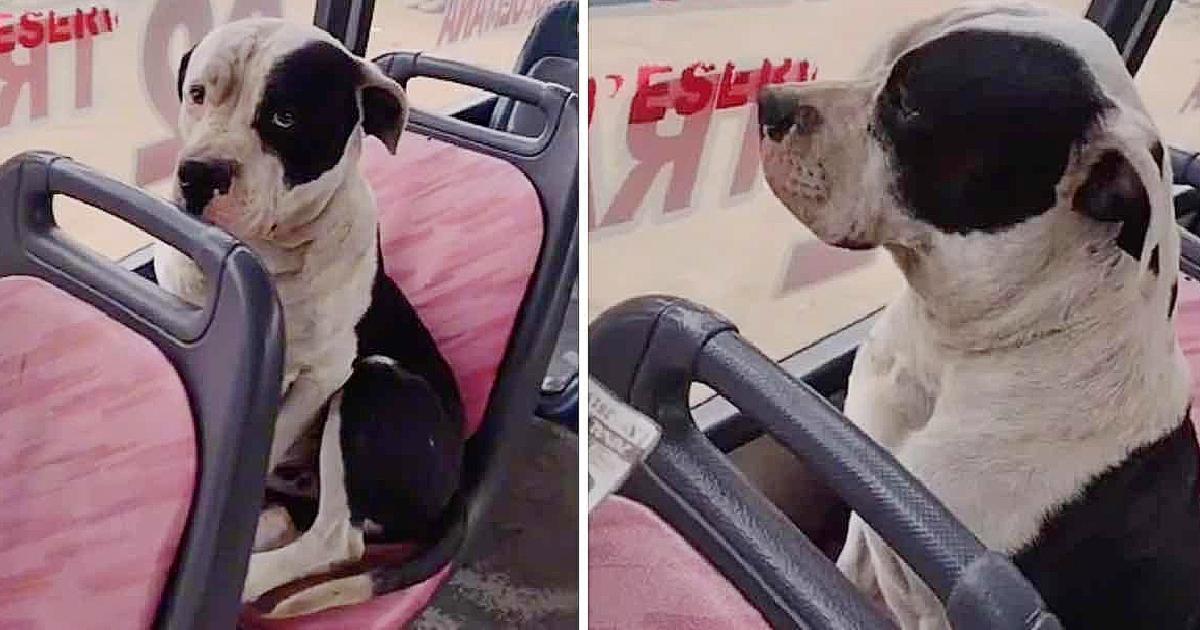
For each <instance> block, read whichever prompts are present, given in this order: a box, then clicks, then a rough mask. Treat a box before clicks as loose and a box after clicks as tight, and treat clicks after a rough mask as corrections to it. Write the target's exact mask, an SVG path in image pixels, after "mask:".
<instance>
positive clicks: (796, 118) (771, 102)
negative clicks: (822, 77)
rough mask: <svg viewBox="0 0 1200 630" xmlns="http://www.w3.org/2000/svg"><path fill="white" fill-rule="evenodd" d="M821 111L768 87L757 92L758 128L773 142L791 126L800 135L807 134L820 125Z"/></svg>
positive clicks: (779, 138)
mask: <svg viewBox="0 0 1200 630" xmlns="http://www.w3.org/2000/svg"><path fill="white" fill-rule="evenodd" d="M821 122H822V118H821V112H819V111H817V108H815V107H812V106H811V105H800V104H798V103H797V102H796V99H795V98H794V97H792V96H791V95H789V94H785V93H780V92H778V91H776V90H773V89H771V88H770V87H766V88H763V89H762V90H760V91H759V93H758V129H759V134H761V135H765V136H767V137H769V138H771V140H773V141H775V142H779V141H780V140H783V136H784V135H786V134H787V132H788V131H790V130H792V129H793V128H795V129H796V132H797V133H799V134H801V135H809V134H812V133H814V132H816V130H817V129H819V128H820V127H821Z"/></svg>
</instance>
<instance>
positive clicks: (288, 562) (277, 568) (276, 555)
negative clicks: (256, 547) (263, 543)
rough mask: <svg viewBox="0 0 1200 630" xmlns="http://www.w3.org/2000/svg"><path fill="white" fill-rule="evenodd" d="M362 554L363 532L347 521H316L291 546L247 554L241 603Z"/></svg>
mask: <svg viewBox="0 0 1200 630" xmlns="http://www.w3.org/2000/svg"><path fill="white" fill-rule="evenodd" d="M365 552H366V541H365V539H364V537H363V533H362V530H360V529H358V528H357V527H354V526H353V525H351V524H350V521H348V520H346V521H341V522H337V523H333V524H322V523H320V521H318V523H317V524H314V525H313V528H312V529H310V530H308V531H307V532H304V534H303V535H301V536H300V538H298V539H296V541H295V542H293V543H292V544H290V545H287V546H285V547H280V548H279V549H272V550H271V551H264V552H262V553H255V554H251V555H250V566H249V568H248V569H247V570H246V582H245V584H244V585H243V586H242V602H243V603H248V602H253V601H255V600H257V599H258V598H260V597H262V596H263V595H264V594H266V593H267V592H268V591H271V590H273V589H275V588H278V587H280V586H283V585H284V584H288V583H291V582H294V581H296V580H299V579H300V578H305V577H308V576H310V575H316V574H318V573H324V572H325V571H328V570H330V569H332V568H334V567H337V566H339V565H342V564H345V563H347V562H354V561H356V560H359V559H361V558H362V556H363V553H365Z"/></svg>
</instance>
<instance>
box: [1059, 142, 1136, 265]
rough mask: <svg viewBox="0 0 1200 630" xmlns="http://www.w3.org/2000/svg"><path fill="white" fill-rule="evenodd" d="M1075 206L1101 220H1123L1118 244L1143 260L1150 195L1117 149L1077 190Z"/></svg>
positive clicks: (1105, 156) (1102, 159)
mask: <svg viewBox="0 0 1200 630" xmlns="http://www.w3.org/2000/svg"><path fill="white" fill-rule="evenodd" d="M1071 205H1072V207H1073V209H1074V210H1075V211H1076V212H1079V213H1081V214H1084V215H1087V216H1089V217H1091V218H1093V219H1096V220H1097V221H1110V222H1117V223H1120V224H1121V231H1120V232H1119V233H1117V247H1120V248H1121V249H1122V250H1124V251H1125V252H1126V253H1127V254H1129V255H1130V256H1133V257H1134V258H1137V259H1141V257H1142V246H1143V245H1144V244H1145V242H1146V231H1147V230H1149V229H1150V196H1149V195H1148V194H1147V192H1146V188H1145V186H1143V185H1142V180H1141V178H1139V177H1138V174H1137V171H1135V170H1134V169H1133V165H1131V164H1130V163H1129V160H1127V159H1125V157H1124V156H1123V155H1121V154H1120V153H1119V152H1117V151H1108V152H1106V153H1105V154H1104V155H1102V156H1101V157H1100V160H1099V161H1097V162H1096V164H1094V165H1092V167H1091V171H1089V172H1088V176H1087V179H1085V180H1084V182H1083V184H1081V185H1080V186H1079V189H1078V190H1076V191H1075V197H1074V199H1072V201H1071Z"/></svg>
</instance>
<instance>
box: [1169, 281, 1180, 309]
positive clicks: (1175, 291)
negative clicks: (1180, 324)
mask: <svg viewBox="0 0 1200 630" xmlns="http://www.w3.org/2000/svg"><path fill="white" fill-rule="evenodd" d="M1168 299H1170V300H1171V301H1170V302H1168V303H1167V319H1171V318H1172V317H1174V316H1175V302H1176V300H1178V299H1179V281H1178V280H1176V281H1175V282H1172V283H1171V297H1170V298H1168Z"/></svg>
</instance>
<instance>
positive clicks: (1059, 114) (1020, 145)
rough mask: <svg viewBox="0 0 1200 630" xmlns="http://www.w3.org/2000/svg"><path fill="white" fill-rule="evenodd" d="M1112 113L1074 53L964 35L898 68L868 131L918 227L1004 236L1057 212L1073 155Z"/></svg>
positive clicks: (1007, 38) (1003, 36) (1010, 37)
mask: <svg viewBox="0 0 1200 630" xmlns="http://www.w3.org/2000/svg"><path fill="white" fill-rule="evenodd" d="M1107 107H1108V104H1107V102H1106V100H1105V98H1104V97H1103V95H1102V93H1101V91H1100V90H1099V88H1098V87H1097V86H1096V83H1095V80H1094V79H1093V77H1092V76H1091V74H1090V72H1089V71H1088V69H1087V65H1086V64H1085V63H1084V62H1083V60H1081V59H1080V58H1079V57H1078V56H1077V55H1076V54H1075V53H1074V52H1073V51H1072V50H1071V49H1069V48H1067V47H1065V46H1063V45H1061V44H1059V43H1056V42H1053V41H1050V40H1048V39H1043V38H1039V37H1036V36H1033V35H1018V34H1014V33H1004V32H994V31H980V30H963V31H958V32H954V33H951V34H949V35H946V36H944V37H941V38H938V39H936V40H933V41H931V42H929V43H926V44H924V45H922V46H920V47H918V48H916V49H914V50H912V51H910V52H908V53H906V54H905V55H904V56H903V57H901V58H900V59H899V60H898V61H897V62H896V65H895V66H894V67H893V69H892V73H891V75H890V76H889V77H888V81H887V84H886V85H885V87H884V89H883V91H882V92H881V94H880V96H879V101H878V104H877V107H876V114H875V116H876V118H875V121H874V124H873V125H872V126H871V128H872V130H873V131H872V132H873V133H874V134H875V135H876V136H877V137H878V138H879V140H880V141H881V142H882V143H883V144H884V146H885V147H887V148H888V150H889V151H890V152H891V154H892V156H891V157H892V164H893V166H894V167H895V168H896V169H897V172H898V175H897V181H896V193H897V196H898V197H899V199H900V200H901V201H902V202H904V203H905V204H906V205H907V207H908V208H909V210H910V212H912V213H913V215H914V216H915V217H916V218H918V219H920V220H922V221H925V222H927V223H930V224H931V225H933V226H935V227H937V228H938V229H940V230H942V231H945V232H950V233H958V234H963V233H968V232H972V231H997V230H1002V229H1004V228H1007V227H1010V226H1012V225H1015V224H1017V223H1020V222H1021V221H1024V220H1025V219H1028V218H1030V217H1034V216H1037V215H1039V214H1041V213H1043V212H1045V211H1046V210H1048V209H1049V208H1050V207H1052V206H1053V205H1054V203H1055V186H1056V185H1057V184H1058V181H1059V180H1060V179H1061V178H1062V175H1063V172H1064V171H1065V170H1066V167H1067V162H1068V160H1069V158H1070V155H1071V151H1072V149H1073V147H1075V146H1076V145H1077V144H1078V143H1079V142H1080V141H1081V140H1083V139H1084V135H1085V133H1086V132H1087V130H1088V129H1089V128H1091V127H1092V126H1093V125H1095V124H1096V122H1097V121H1098V119H1099V118H1100V116H1101V114H1102V112H1103V111H1104V110H1105V109H1106V108H1107Z"/></svg>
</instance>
